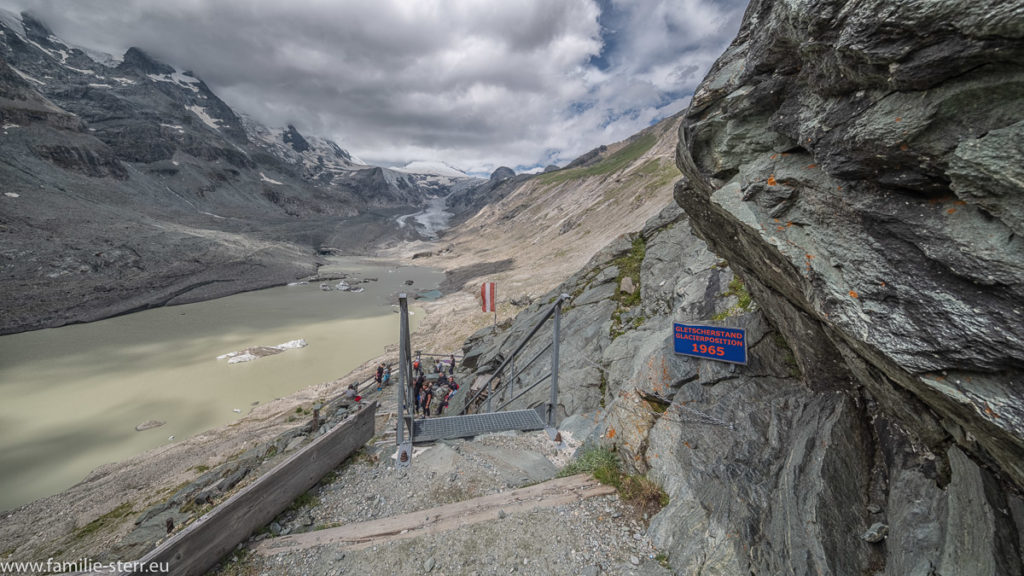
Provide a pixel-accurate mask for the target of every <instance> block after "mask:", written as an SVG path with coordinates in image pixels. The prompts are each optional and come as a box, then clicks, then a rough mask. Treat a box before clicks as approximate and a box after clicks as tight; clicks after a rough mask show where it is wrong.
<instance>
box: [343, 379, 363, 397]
mask: <svg viewBox="0 0 1024 576" xmlns="http://www.w3.org/2000/svg"><path fill="white" fill-rule="evenodd" d="M345 397H346V398H348V399H349V400H352V401H354V402H359V401H360V400H362V399H363V398H362V396H360V395H359V389H358V388H356V385H355V383H352V384H349V385H348V389H347V390H345Z"/></svg>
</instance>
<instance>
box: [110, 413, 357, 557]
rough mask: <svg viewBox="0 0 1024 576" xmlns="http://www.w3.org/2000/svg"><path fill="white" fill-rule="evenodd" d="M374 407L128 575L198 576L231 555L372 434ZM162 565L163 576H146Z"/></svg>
mask: <svg viewBox="0 0 1024 576" xmlns="http://www.w3.org/2000/svg"><path fill="white" fill-rule="evenodd" d="M376 412H377V403H376V402H372V403H370V404H368V405H366V406H364V407H363V408H361V409H360V410H359V411H358V412H356V413H355V414H353V415H351V416H349V417H348V419H346V420H345V421H343V422H342V423H341V424H339V425H337V426H335V427H334V428H333V429H332V430H330V431H329V432H327V433H326V434H324V435H323V436H321V437H319V438H317V439H316V440H313V442H311V443H310V444H308V445H307V446H306V447H304V448H303V449H301V450H299V451H298V452H297V453H295V454H293V455H292V456H290V457H289V458H288V459H287V460H285V461H284V462H281V463H280V464H278V465H277V466H275V467H274V469H273V470H271V471H269V472H267V473H266V474H264V475H263V476H261V477H260V478H259V479H258V480H256V481H255V482H253V483H252V484H250V485H248V486H246V487H245V488H243V489H241V490H239V491H238V492H237V493H236V494H234V495H232V496H231V497H230V498H228V499H227V500H225V501H224V502H222V503H220V504H219V505H217V507H216V508H214V509H213V510H211V511H210V512H208V513H206V514H205V515H203V516H202V517H201V518H199V519H198V520H196V521H195V523H193V524H192V525H190V526H188V527H187V528H185V529H184V530H182V531H181V532H180V533H178V534H176V535H174V536H173V537H172V538H171V539H169V540H167V541H166V542H164V543H163V544H161V545H159V546H158V547H156V548H155V549H154V550H153V551H152V552H150V553H149V554H147V555H146V556H144V557H143V558H142V559H141V560H139V561H138V562H136V563H134V564H133V566H132V568H133V569H132V570H131V571H128V572H121V573H120V574H121V575H122V576H128V575H132V574H150V573H159V574H171V575H173V576H199V575H201V574H205V573H206V572H207V571H208V570H209V569H210V567H212V566H213V565H214V564H216V563H217V562H218V561H219V560H220V559H221V558H223V557H224V556H226V555H227V554H228V553H230V552H231V551H233V550H234V549H235V546H237V545H238V544H239V543H240V542H242V541H244V540H245V539H246V538H248V537H249V536H250V535H251V534H252V533H253V532H254V531H255V530H257V529H259V528H261V527H263V526H265V525H266V524H267V523H268V522H270V521H271V520H273V519H274V518H275V517H276V516H277V515H278V514H280V513H281V512H282V511H283V510H284V509H286V508H287V507H288V506H289V505H290V504H291V503H292V501H294V500H295V498H297V497H298V496H299V495H301V494H303V493H305V492H306V491H308V490H309V489H310V488H312V487H313V486H314V485H316V483H317V482H319V481H320V479H321V478H323V477H324V475H326V474H327V473H328V472H330V471H331V470H334V469H335V468H337V467H338V465H340V464H341V463H342V462H343V461H344V460H345V459H346V458H348V456H349V455H350V454H352V453H353V452H355V451H356V450H357V449H359V448H360V447H362V446H363V445H364V444H366V443H367V442H368V441H369V440H370V438H372V437H373V433H374V415H375V414H376ZM161 564H163V565H165V566H168V567H169V568H170V571H169V572H149V571H148V570H147V568H148V567H149V566H159V565H161Z"/></svg>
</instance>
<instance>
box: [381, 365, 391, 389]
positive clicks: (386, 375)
mask: <svg viewBox="0 0 1024 576" xmlns="http://www.w3.org/2000/svg"><path fill="white" fill-rule="evenodd" d="M390 381H391V364H388V367H387V368H385V369H384V378H383V380H382V382H383V385H384V386H387V385H388V382H390Z"/></svg>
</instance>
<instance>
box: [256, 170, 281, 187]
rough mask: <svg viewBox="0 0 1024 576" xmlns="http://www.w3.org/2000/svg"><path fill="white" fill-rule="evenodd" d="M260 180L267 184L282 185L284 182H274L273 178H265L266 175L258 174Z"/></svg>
mask: <svg viewBox="0 0 1024 576" xmlns="http://www.w3.org/2000/svg"><path fill="white" fill-rule="evenodd" d="M260 180H262V181H264V182H269V183H271V184H278V185H284V182H278V181H277V180H274V179H273V178H267V177H266V175H264V174H263V172H260Z"/></svg>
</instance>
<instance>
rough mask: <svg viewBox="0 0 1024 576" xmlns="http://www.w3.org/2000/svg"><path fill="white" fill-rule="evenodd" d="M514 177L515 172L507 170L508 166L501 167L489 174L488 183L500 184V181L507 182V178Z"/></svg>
mask: <svg viewBox="0 0 1024 576" xmlns="http://www.w3.org/2000/svg"><path fill="white" fill-rule="evenodd" d="M515 175H516V171H515V170H513V169H511V168H509V167H508V166H501V167H499V168H498V169H496V170H495V171H494V172H491V177H490V181H491V182H500V181H502V180H508V179H509V178H514V177H515Z"/></svg>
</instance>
